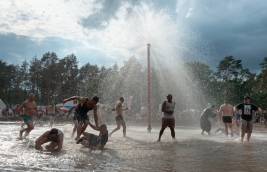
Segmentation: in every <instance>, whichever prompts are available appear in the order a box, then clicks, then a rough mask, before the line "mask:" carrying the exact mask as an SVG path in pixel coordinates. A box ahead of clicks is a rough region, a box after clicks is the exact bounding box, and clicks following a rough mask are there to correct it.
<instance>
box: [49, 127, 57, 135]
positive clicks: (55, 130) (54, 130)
mask: <svg viewBox="0 0 267 172" xmlns="http://www.w3.org/2000/svg"><path fill="white" fill-rule="evenodd" d="M57 133H58V129H56V128H52V129H51V130H50V133H49V134H57Z"/></svg>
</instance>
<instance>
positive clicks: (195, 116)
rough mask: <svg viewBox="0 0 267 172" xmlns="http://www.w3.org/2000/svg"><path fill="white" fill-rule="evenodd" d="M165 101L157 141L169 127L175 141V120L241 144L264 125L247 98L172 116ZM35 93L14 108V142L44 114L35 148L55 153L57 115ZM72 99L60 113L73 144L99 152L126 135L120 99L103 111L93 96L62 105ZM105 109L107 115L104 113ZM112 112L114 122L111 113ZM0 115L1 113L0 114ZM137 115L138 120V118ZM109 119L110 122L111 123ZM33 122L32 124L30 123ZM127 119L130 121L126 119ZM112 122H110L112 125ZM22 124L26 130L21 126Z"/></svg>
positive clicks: (266, 117) (265, 117) (262, 114)
mask: <svg viewBox="0 0 267 172" xmlns="http://www.w3.org/2000/svg"><path fill="white" fill-rule="evenodd" d="M166 98H167V100H166V101H164V102H163V103H162V106H161V112H160V113H159V114H158V115H157V116H159V118H155V119H160V120H161V129H160V131H159V138H158V141H161V136H162V134H163V133H164V130H165V129H166V128H167V127H169V128H170V131H171V137H172V138H173V140H174V141H177V139H176V137H175V123H176V121H181V120H182V119H183V118H185V119H191V120H192V121H193V122H198V123H199V122H200V127H201V130H202V131H201V134H202V135H204V133H205V132H207V133H208V135H210V134H211V133H212V132H211V128H212V125H214V128H216V129H215V130H214V134H216V133H218V132H219V131H222V132H223V133H225V135H226V136H228V135H229V134H230V136H231V137H233V136H234V134H237V135H239V133H240V134H241V141H242V142H243V140H244V137H245V134H247V137H246V138H247V139H246V140H247V142H249V140H250V137H251V133H252V130H253V123H255V122H260V123H261V124H266V121H267V110H264V111H262V110H261V108H259V107H257V106H256V105H254V104H252V103H250V97H249V96H245V97H244V102H243V103H240V104H238V105H235V106H232V105H231V104H229V102H227V101H225V102H224V103H223V104H222V105H221V106H220V108H219V109H218V110H216V108H215V106H214V105H211V106H210V107H208V108H206V109H204V111H203V112H202V113H201V114H200V113H199V111H183V112H182V113H177V114H175V113H176V111H175V105H176V104H175V102H173V101H172V95H171V94H168V95H167V97H166ZM34 99H35V94H33V93H30V94H29V99H28V100H26V101H25V102H23V103H22V104H21V105H20V106H19V105H16V106H15V108H14V114H13V115H17V116H18V117H19V118H20V120H21V121H23V122H24V123H23V124H22V126H21V127H22V128H21V129H20V131H19V137H18V139H20V140H21V139H23V138H25V137H27V136H28V135H29V133H30V132H31V131H32V130H33V129H34V127H35V125H36V123H37V122H39V124H41V122H40V118H41V117H42V116H43V115H44V112H45V113H46V115H47V116H49V118H50V119H49V127H50V128H51V129H50V130H48V131H46V132H45V133H43V135H41V136H40V137H39V138H38V139H37V140H36V142H35V143H36V148H37V149H39V150H44V148H43V147H42V145H43V144H44V143H47V142H50V144H49V145H47V146H46V147H45V150H48V151H58V150H61V149H62V144H63V139H64V133H63V132H62V131H61V130H59V129H57V128H53V125H54V120H55V117H56V114H59V113H58V112H59V111H58V110H57V107H56V105H55V104H54V103H52V104H51V105H48V106H45V108H44V109H43V108H42V106H41V107H38V106H37V105H36V103H35V101H34ZM72 100H76V102H77V103H76V104H74V105H73V106H72V107H71V108H70V109H69V110H64V112H63V116H64V118H65V119H70V118H71V120H72V121H73V123H74V128H73V132H72V135H71V136H73V137H74V135H76V137H75V140H76V143H77V144H80V143H81V144H82V145H85V146H87V147H89V148H91V149H93V150H95V149H101V148H103V147H104V146H105V144H106V143H107V141H108V138H109V137H111V136H112V134H113V133H114V132H116V131H118V130H120V127H121V126H122V133H123V134H122V136H123V137H125V136H126V121H125V117H126V116H125V114H124V113H123V112H124V111H127V110H128V108H123V102H124V98H123V97H120V98H119V100H118V101H117V103H116V104H115V106H114V108H110V109H106V107H105V106H99V105H98V101H99V98H98V97H97V96H94V97H92V98H87V97H81V96H73V97H70V98H67V99H64V100H63V101H62V103H63V104H64V103H66V102H68V101H72ZM107 110H109V111H110V112H107ZM112 111H113V112H115V115H114V116H115V119H114V116H113V115H107V114H111V112H112ZM3 113H4V112H3ZM91 116H92V117H93V119H94V123H95V125H94V124H92V123H91V122H90V120H89V119H90V117H91ZM140 116H141V118H140ZM147 117H148V108H147V107H146V106H142V107H141V110H140V115H138V116H137V118H136V119H141V120H142V121H144V124H145V123H146V122H147ZM112 118H113V120H112ZM33 119H35V121H36V122H35V124H34V122H33V121H34V120H33ZM129 119H130V118H129ZM108 121H109V123H110V122H111V123H113V124H116V125H117V127H116V128H115V129H113V131H112V132H110V133H108V131H107V124H106V122H108ZM112 121H113V122H112ZM25 125H26V127H24V126H25ZM88 125H89V126H90V127H91V128H92V129H94V130H96V131H99V135H98V136H97V135H94V134H92V133H88V132H85V130H86V128H87V126H88Z"/></svg>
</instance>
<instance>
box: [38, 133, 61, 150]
mask: <svg viewBox="0 0 267 172" xmlns="http://www.w3.org/2000/svg"><path fill="white" fill-rule="evenodd" d="M63 139H64V134H63V132H62V131H61V130H59V129H57V128H53V129H51V130H50V131H46V132H45V133H44V134H42V135H41V136H40V137H39V138H38V139H37V140H36V141H35V148H36V149H38V150H41V151H43V150H44V148H43V147H42V145H43V144H44V143H47V142H50V144H48V145H46V146H45V149H46V150H47V151H60V150H61V149H62V145H63Z"/></svg>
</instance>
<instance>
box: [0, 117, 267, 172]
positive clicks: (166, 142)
mask: <svg viewBox="0 0 267 172" xmlns="http://www.w3.org/2000/svg"><path fill="white" fill-rule="evenodd" d="M0 126H1V127H0V133H1V134H0V155H1V156H0V171H146V172H147V171H153V172H154V171H160V172H162V171H205V172H206V171H212V172H213V171H265V169H266V167H265V166H266V165H265V161H266V159H267V155H266V141H267V137H266V129H265V126H255V127H254V128H255V129H254V133H253V134H252V138H251V142H250V143H240V139H239V137H238V136H235V137H234V138H230V137H226V136H225V135H224V134H222V133H217V134H216V135H211V136H207V135H204V136H202V135H200V129H199V128H196V127H176V136H177V138H178V142H173V141H172V139H171V136H170V131H169V129H166V130H165V132H164V134H163V136H162V141H161V142H156V140H157V138H158V132H159V128H156V127H153V128H152V132H151V133H147V131H146V127H140V126H138V127H134V126H128V127H127V135H128V136H127V137H125V138H123V137H122V130H119V131H117V132H116V133H114V134H113V135H112V137H111V138H110V139H109V141H108V143H107V144H106V146H105V148H104V149H103V150H101V151H91V150H90V149H88V148H86V147H84V146H82V145H77V144H76V143H75V141H74V138H71V137H70V135H71V131H72V127H73V126H72V125H71V124H64V125H63V124H62V125H56V126H55V127H56V128H59V129H61V130H62V131H63V132H64V134H65V138H64V145H63V150H62V151H61V152H56V153H49V152H40V151H38V150H36V149H35V148H34V141H35V139H37V137H39V136H40V135H41V134H43V133H44V132H45V131H47V130H49V127H48V126H47V125H45V126H42V127H40V126H36V127H35V129H34V130H33V131H32V132H31V133H30V135H29V137H28V139H24V140H16V138H17V137H18V131H19V129H20V123H18V122H17V123H16V122H1V123H0ZM114 128H115V125H109V126H108V130H109V132H111V131H112V130H113V129H114ZM87 131H88V132H92V133H95V134H97V132H96V131H94V130H93V129H91V128H90V127H88V128H87Z"/></svg>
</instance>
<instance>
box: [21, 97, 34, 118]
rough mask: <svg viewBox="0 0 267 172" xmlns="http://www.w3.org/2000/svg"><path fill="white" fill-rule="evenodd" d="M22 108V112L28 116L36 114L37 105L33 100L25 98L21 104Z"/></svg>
mask: <svg viewBox="0 0 267 172" xmlns="http://www.w3.org/2000/svg"><path fill="white" fill-rule="evenodd" d="M21 107H22V108H24V114H25V115H27V116H28V117H32V116H33V115H34V114H37V105H36V103H35V102H34V101H30V100H27V101H25V102H24V103H22V105H21Z"/></svg>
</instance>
